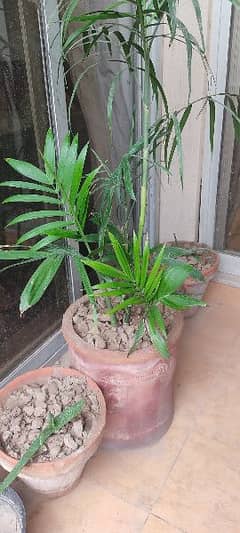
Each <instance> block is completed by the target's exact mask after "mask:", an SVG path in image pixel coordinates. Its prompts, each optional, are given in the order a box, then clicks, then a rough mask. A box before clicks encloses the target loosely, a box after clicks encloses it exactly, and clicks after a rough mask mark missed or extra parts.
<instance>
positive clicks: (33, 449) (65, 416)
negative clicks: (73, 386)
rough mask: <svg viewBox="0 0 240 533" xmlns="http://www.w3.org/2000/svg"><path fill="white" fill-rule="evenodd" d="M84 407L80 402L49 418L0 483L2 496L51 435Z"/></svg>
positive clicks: (82, 401) (81, 401)
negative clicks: (44, 426) (45, 425)
mask: <svg viewBox="0 0 240 533" xmlns="http://www.w3.org/2000/svg"><path fill="white" fill-rule="evenodd" d="M83 407H84V400H80V401H79V402H76V403H75V404H73V405H71V406H68V407H65V409H64V410H63V411H62V413H60V414H59V415H57V416H55V417H54V416H52V415H51V416H50V417H49V424H48V425H47V427H46V428H45V429H43V430H42V431H41V432H40V434H39V436H38V437H36V439H34V440H33V442H32V444H30V446H29V448H28V450H27V451H26V452H25V453H24V454H23V456H22V457H21V459H19V461H18V462H17V464H16V466H15V467H14V468H13V469H12V470H11V472H9V474H8V475H7V476H6V477H5V479H4V480H3V481H2V482H1V483H0V494H2V493H3V492H4V491H5V490H6V489H7V488H8V487H9V486H10V485H11V484H12V483H13V481H15V479H16V478H17V476H19V474H20V472H21V471H22V469H23V468H24V466H26V465H27V464H28V463H29V461H31V459H32V458H33V457H34V455H35V454H36V453H37V452H38V450H39V449H40V448H41V447H42V446H43V444H44V443H45V442H46V440H47V439H48V438H49V437H51V435H53V434H55V433H57V432H58V431H60V429H62V428H63V427H64V426H66V424H68V422H71V420H73V419H74V418H75V417H76V416H78V415H79V414H80V412H81V411H82V409H83Z"/></svg>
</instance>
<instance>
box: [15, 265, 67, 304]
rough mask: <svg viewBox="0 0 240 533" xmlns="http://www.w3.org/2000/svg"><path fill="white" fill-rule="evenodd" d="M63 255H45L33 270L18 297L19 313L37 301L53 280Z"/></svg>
mask: <svg viewBox="0 0 240 533" xmlns="http://www.w3.org/2000/svg"><path fill="white" fill-rule="evenodd" d="M62 261H63V256H62V257H61V256H58V255H57V256H54V255H51V256H50V257H47V258H46V259H45V260H44V261H43V262H42V263H41V264H40V265H39V267H38V268H37V269H36V270H35V272H34V274H33V275H32V276H31V278H30V280H29V281H28V283H27V285H26V286H25V288H24V290H23V292H22V294H21V298H20V313H21V314H23V313H24V312H25V311H27V309H30V307H32V306H33V305H35V304H36V303H37V302H39V300H40V298H41V297H42V296H43V294H44V293H45V291H46V289H47V288H48V286H49V285H50V283H51V281H52V280H53V278H54V276H55V274H56V272H57V271H58V269H59V268H60V266H61V264H62Z"/></svg>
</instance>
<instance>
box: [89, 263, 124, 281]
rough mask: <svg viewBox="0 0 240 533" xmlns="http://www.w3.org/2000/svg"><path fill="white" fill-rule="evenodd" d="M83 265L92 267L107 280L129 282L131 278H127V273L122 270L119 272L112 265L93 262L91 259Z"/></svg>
mask: <svg viewBox="0 0 240 533" xmlns="http://www.w3.org/2000/svg"><path fill="white" fill-rule="evenodd" d="M83 263H84V264H85V265H87V266H89V267H91V268H92V269H93V270H95V271H96V272H99V273H100V274H102V275H103V276H105V277H106V278H113V279H126V280H128V281H129V276H127V274H125V272H122V271H121V270H118V269H117V268H115V267H112V266H110V265H106V264H105V263H101V261H92V260H91V259H84V260H83Z"/></svg>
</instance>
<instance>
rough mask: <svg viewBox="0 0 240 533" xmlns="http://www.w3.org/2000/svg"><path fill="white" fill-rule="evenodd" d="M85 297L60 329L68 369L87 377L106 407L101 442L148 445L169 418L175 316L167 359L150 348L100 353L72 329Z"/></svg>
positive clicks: (177, 327)
mask: <svg viewBox="0 0 240 533" xmlns="http://www.w3.org/2000/svg"><path fill="white" fill-rule="evenodd" d="M84 301H86V296H83V297H82V298H80V300H78V301H77V302H75V303H74V304H72V305H71V306H70V307H69V308H68V309H67V311H66V313H65V315H64V317H63V324H62V331H63V335H64V337H65V339H66V341H67V343H68V346H69V350H70V354H71V365H72V366H73V367H74V368H77V369H79V370H81V371H82V372H84V374H87V375H88V376H91V378H92V379H94V381H96V383H97V384H98V385H99V387H100V389H101V390H102V392H103V394H104V397H105V400H106V404H107V423H106V428H105V432H104V443H105V445H107V446H115V447H124V446H136V445H142V444H146V443H148V442H151V441H153V440H154V439H157V438H159V437H161V436H162V435H163V434H164V433H165V432H166V431H167V429H168V427H169V426H170V424H171V421H172V417H173V409H174V406H173V375H174V370H175V366H176V353H177V343H178V340H179V338H180V335H181V332H182V328H183V317H182V314H180V313H176V314H175V319H174V324H173V328H172V329H171V331H170V333H169V342H168V344H169V350H170V353H171V357H170V358H169V359H168V360H166V359H163V358H162V357H160V356H159V354H158V353H157V352H156V351H155V350H154V349H153V348H151V349H144V350H137V351H136V352H134V353H133V354H131V356H130V357H129V358H127V357H126V354H125V353H124V352H120V351H111V350H107V349H104V350H100V349H97V348H94V347H92V346H90V345H89V344H87V343H86V342H84V341H83V340H82V339H81V338H80V337H79V335H77V333H76V332H75V330H74V328H73V320H72V319H73V316H74V314H75V313H76V311H77V309H78V306H79V303H80V302H84Z"/></svg>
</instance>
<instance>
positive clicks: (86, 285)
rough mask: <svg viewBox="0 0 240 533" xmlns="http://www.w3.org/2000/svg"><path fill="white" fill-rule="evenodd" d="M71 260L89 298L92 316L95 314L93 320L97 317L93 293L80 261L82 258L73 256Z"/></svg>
mask: <svg viewBox="0 0 240 533" xmlns="http://www.w3.org/2000/svg"><path fill="white" fill-rule="evenodd" d="M73 260H74V263H75V265H76V268H77V270H78V272H79V276H80V280H81V282H82V284H83V287H84V289H85V291H86V294H87V296H88V298H89V301H90V302H91V304H92V306H93V309H94V314H95V318H96V316H97V311H96V302H95V298H94V293H93V289H92V286H91V282H90V279H89V277H88V273H87V271H86V268H85V266H84V264H83V263H84V261H83V260H82V258H81V257H80V256H79V255H74V257H73Z"/></svg>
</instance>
